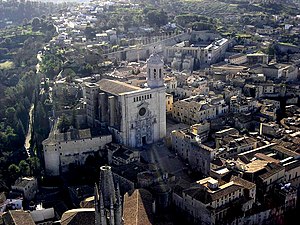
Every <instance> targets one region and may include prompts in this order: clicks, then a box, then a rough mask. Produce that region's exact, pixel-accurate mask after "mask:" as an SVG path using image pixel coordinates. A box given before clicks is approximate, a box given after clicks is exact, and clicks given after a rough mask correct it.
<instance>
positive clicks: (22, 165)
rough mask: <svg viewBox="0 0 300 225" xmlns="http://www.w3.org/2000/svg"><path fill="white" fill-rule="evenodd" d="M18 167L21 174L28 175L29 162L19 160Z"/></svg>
mask: <svg viewBox="0 0 300 225" xmlns="http://www.w3.org/2000/svg"><path fill="white" fill-rule="evenodd" d="M19 168H20V172H21V174H22V176H28V175H29V174H30V167H29V164H28V163H27V162H26V161H25V160H21V161H20V163H19Z"/></svg>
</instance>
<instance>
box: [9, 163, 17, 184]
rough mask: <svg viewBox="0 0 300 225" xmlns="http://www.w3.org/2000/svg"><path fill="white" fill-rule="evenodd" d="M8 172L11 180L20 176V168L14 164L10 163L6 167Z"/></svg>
mask: <svg viewBox="0 0 300 225" xmlns="http://www.w3.org/2000/svg"><path fill="white" fill-rule="evenodd" d="M8 173H9V176H10V179H11V181H15V180H17V179H18V177H19V176H20V168H19V167H18V166H17V165H16V164H11V165H10V166H9V167H8Z"/></svg>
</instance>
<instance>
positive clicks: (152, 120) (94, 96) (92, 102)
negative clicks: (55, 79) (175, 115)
mask: <svg viewBox="0 0 300 225" xmlns="http://www.w3.org/2000/svg"><path fill="white" fill-rule="evenodd" d="M163 66H164V62H163V61H162V59H161V58H160V56H159V55H158V54H156V53H154V54H152V55H151V56H150V57H149V59H148V60H147V85H146V87H145V88H140V87H136V86H133V85H130V84H127V83H124V82H120V81H116V80H108V79H102V80H100V81H98V82H97V83H85V84H84V88H83V89H84V98H85V102H86V114H87V122H88V124H89V126H91V127H97V126H99V127H104V126H105V127H108V129H109V131H110V132H111V133H112V135H113V138H114V140H115V141H116V142H118V143H120V144H123V145H126V146H130V147H141V146H143V145H144V144H151V143H153V142H156V141H158V140H160V139H162V138H164V137H165V135H166V93H165V86H164V73H163Z"/></svg>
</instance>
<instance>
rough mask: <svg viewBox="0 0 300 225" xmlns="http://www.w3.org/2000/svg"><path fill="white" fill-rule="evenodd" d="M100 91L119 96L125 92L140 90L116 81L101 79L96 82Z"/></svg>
mask: <svg viewBox="0 0 300 225" xmlns="http://www.w3.org/2000/svg"><path fill="white" fill-rule="evenodd" d="M97 84H98V86H99V88H100V90H101V91H104V92H107V93H110V94H113V95H120V94H124V93H127V92H132V91H137V90H141V88H139V87H136V86H133V85H130V84H126V83H124V82H120V81H116V80H108V79H102V80H100V81H98V82H97Z"/></svg>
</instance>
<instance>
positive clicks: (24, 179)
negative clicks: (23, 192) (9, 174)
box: [13, 177, 36, 187]
mask: <svg viewBox="0 0 300 225" xmlns="http://www.w3.org/2000/svg"><path fill="white" fill-rule="evenodd" d="M35 180H36V179H35V178H34V177H20V178H18V179H17V180H16V182H15V184H14V185H13V186H18V187H26V186H27V185H28V183H29V182H34V181H35Z"/></svg>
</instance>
